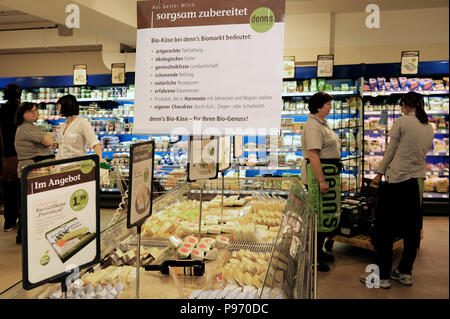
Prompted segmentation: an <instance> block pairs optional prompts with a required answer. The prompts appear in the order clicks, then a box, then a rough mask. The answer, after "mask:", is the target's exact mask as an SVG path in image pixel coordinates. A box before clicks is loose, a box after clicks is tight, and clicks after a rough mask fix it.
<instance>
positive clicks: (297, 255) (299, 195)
mask: <svg viewBox="0 0 450 319" xmlns="http://www.w3.org/2000/svg"><path fill="white" fill-rule="evenodd" d="M227 180H228V181H229V182H230V183H231V184H237V183H238V182H239V183H245V184H251V185H253V186H254V185H260V187H261V188H260V189H256V188H253V189H252V190H251V191H250V190H248V189H247V190H246V191H245V192H242V194H240V196H238V195H234V194H231V195H230V193H228V194H225V195H224V198H223V200H222V195H221V193H222V189H221V184H220V183H219V184H217V183H216V182H217V180H216V181H206V182H200V183H184V184H182V185H179V186H178V187H176V188H174V189H173V190H171V191H169V192H167V193H166V194H164V195H162V196H160V197H158V198H157V199H155V200H154V202H153V214H152V216H151V217H150V218H148V219H147V220H146V222H145V223H144V224H143V225H142V232H141V238H140V244H141V249H140V252H141V255H140V263H141V267H140V274H139V298H141V299H178V298H182V299H185V298H186V299H187V298H191V299H206V298H210V299H211V298H212V299H221V298H222V299H232V298H239V299H259V298H264V299H275V298H277V299H278V298H289V299H291V298H295V299H297V298H298V299H303V298H315V295H316V290H315V287H316V284H315V282H316V279H315V271H314V265H315V233H316V221H315V215H314V213H313V211H312V209H311V207H310V205H309V201H308V199H307V196H306V193H305V192H304V188H303V186H302V185H301V184H300V182H299V181H298V179H297V178H278V179H277V183H274V182H273V179H270V178H253V179H252V178H245V180H242V178H241V179H240V180H239V181H238V180H237V178H227ZM269 181H270V183H269ZM278 182H280V185H284V188H287V186H290V190H289V191H286V190H283V192H285V193H283V194H282V193H277V192H275V191H282V190H281V189H280V190H275V189H269V188H268V186H269V185H278ZM214 185H216V186H219V187H214ZM255 187H256V186H255ZM206 188H207V189H206ZM229 191H235V190H231V189H229ZM237 192H238V193H239V192H240V191H239V190H237ZM286 197H287V199H286ZM200 202H201V203H202V204H201V205H200ZM200 207H201V209H200ZM118 217H119V218H118ZM199 220H200V221H201V222H200V225H199ZM113 221H114V223H112V224H111V225H109V227H107V228H106V229H104V230H103V231H102V233H101V258H102V259H101V262H100V263H99V264H97V265H95V266H93V267H90V268H87V269H85V270H83V271H82V272H81V274H80V276H79V277H80V279H81V280H76V281H75V282H73V283H72V284H70V285H69V286H68V292H67V298H69V299H71V298H73V299H114V298H117V299H132V298H136V277H137V276H136V260H137V257H136V250H137V249H136V248H137V243H138V239H137V233H136V228H133V229H127V227H126V214H122V215H120V216H117V215H116V216H114V220H113ZM189 240H191V241H189ZM194 241H195V243H194ZM189 243H191V245H192V247H191V248H192V249H190V250H189V254H183V253H182V252H181V248H182V247H183V245H184V244H189ZM201 244H203V247H202V245H201ZM202 249H203V251H201V250H202ZM194 250H199V251H201V252H200V254H201V256H199V255H195V256H194V253H193V251H194ZM181 258H184V260H193V259H195V260H200V261H201V262H202V264H203V265H204V274H203V275H200V276H188V275H173V274H172V272H171V273H170V274H163V273H162V272H161V271H146V269H150V268H151V267H149V265H161V263H162V262H163V261H164V260H181ZM292 279H294V280H292ZM60 290H61V286H60V284H46V285H43V286H41V287H38V288H35V289H33V290H29V291H27V290H24V289H23V288H22V283H21V282H18V283H17V284H15V285H14V286H12V287H10V288H9V289H7V290H6V291H4V292H3V293H2V294H1V295H0V298H7V299H9V298H19V299H46V298H51V299H58V298H62V294H61V291H60Z"/></svg>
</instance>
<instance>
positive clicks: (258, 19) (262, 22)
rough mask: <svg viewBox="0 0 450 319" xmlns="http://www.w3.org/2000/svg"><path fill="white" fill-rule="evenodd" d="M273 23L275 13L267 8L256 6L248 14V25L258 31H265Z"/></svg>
mask: <svg viewBox="0 0 450 319" xmlns="http://www.w3.org/2000/svg"><path fill="white" fill-rule="evenodd" d="M274 24H275V14H274V13H273V11H272V10H270V9H269V8H264V7H262V8H258V9H256V10H255V11H253V13H252V15H251V16H250V26H251V27H252V29H253V30H255V31H256V32H259V33H263V32H267V31H269V30H270V29H272V27H273V25H274Z"/></svg>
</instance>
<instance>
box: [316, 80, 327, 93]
mask: <svg viewBox="0 0 450 319" xmlns="http://www.w3.org/2000/svg"><path fill="white" fill-rule="evenodd" d="M325 85H326V81H325V79H319V80H318V83H317V88H318V90H319V92H323V91H325Z"/></svg>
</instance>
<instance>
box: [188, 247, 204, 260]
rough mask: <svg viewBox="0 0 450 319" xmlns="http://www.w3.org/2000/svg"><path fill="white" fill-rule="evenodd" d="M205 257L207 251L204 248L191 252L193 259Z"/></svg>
mask: <svg viewBox="0 0 450 319" xmlns="http://www.w3.org/2000/svg"><path fill="white" fill-rule="evenodd" d="M204 258H205V252H204V251H203V250H198V249H193V250H192V252H191V259H193V260H203V259H204Z"/></svg>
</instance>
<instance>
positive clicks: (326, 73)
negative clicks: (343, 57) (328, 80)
mask: <svg viewBox="0 0 450 319" xmlns="http://www.w3.org/2000/svg"><path fill="white" fill-rule="evenodd" d="M333 66H334V54H325V55H318V56H317V77H332V76H333Z"/></svg>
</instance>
